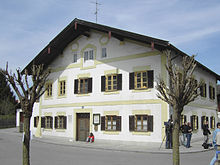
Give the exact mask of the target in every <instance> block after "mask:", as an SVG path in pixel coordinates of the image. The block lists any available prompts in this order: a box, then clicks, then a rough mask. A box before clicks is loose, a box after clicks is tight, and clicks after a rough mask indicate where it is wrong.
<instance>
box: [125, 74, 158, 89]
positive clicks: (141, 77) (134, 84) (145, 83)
mask: <svg viewBox="0 0 220 165" xmlns="http://www.w3.org/2000/svg"><path fill="white" fill-rule="evenodd" d="M153 82H154V72H153V70H148V71H138V72H132V73H129V89H148V88H153Z"/></svg>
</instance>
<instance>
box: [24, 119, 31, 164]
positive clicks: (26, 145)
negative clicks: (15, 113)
mask: <svg viewBox="0 0 220 165" xmlns="http://www.w3.org/2000/svg"><path fill="white" fill-rule="evenodd" d="M23 165H30V117H28V116H26V115H25V117H24V139H23Z"/></svg>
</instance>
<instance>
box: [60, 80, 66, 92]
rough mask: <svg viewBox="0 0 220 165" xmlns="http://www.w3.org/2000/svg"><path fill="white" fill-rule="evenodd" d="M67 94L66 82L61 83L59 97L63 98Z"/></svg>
mask: <svg viewBox="0 0 220 165" xmlns="http://www.w3.org/2000/svg"><path fill="white" fill-rule="evenodd" d="M65 93H66V81H65V80H63V81H59V95H60V96H63V95H65Z"/></svg>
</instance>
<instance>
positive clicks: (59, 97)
mask: <svg viewBox="0 0 220 165" xmlns="http://www.w3.org/2000/svg"><path fill="white" fill-rule="evenodd" d="M57 98H58V99H62V98H66V95H60V96H57Z"/></svg>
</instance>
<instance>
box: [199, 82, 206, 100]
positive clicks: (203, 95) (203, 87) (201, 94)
mask: <svg viewBox="0 0 220 165" xmlns="http://www.w3.org/2000/svg"><path fill="white" fill-rule="evenodd" d="M200 96H202V97H206V83H203V84H202V85H201V86H200Z"/></svg>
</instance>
